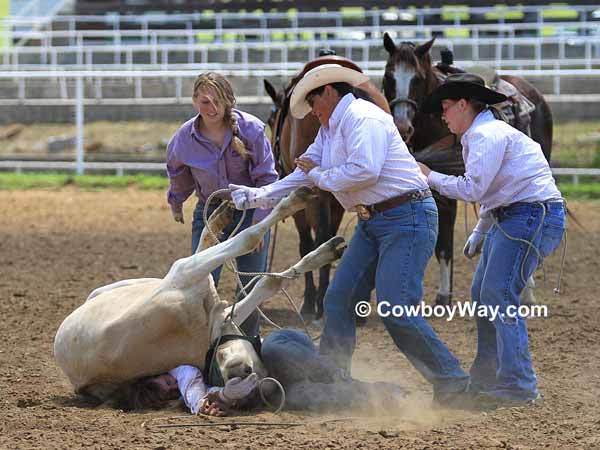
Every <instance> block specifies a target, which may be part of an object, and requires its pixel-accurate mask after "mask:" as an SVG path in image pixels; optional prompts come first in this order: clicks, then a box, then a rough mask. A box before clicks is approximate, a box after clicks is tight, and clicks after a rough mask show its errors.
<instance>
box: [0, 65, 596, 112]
mask: <svg viewBox="0 0 600 450" xmlns="http://www.w3.org/2000/svg"><path fill="white" fill-rule="evenodd" d="M478 63H479V64H481V63H480V62H478ZM301 67H302V65H297V66H296V67H294V68H287V69H258V68H256V69H254V70H240V69H227V70H223V69H221V68H218V69H219V72H220V73H222V74H223V75H225V76H227V77H231V78H232V79H236V78H240V79H245V80H254V81H250V83H246V86H245V89H244V92H240V94H241V95H239V96H238V102H239V103H240V104H248V103H263V102H269V101H270V100H269V99H268V98H266V97H264V95H265V91H264V86H263V79H264V78H267V79H274V78H279V79H287V78H290V77H292V76H294V75H296V74H297V73H298V70H299V69H300V68H301ZM464 67H469V64H465V65H464ZM215 69H216V68H215V67H211V66H209V67H204V66H196V67H194V69H193V70H189V69H187V70H130V71H127V70H107V71H15V72H0V80H7V81H8V82H10V83H14V84H12V85H11V86H15V85H16V89H15V90H14V91H13V92H14V94H15V95H14V96H12V97H9V98H3V99H0V104H5V105H7V104H9V105H20V104H21V105H23V104H34V105H65V104H77V103H78V102H79V99H78V97H77V96H76V95H74V91H73V89H72V88H73V86H72V85H69V80H77V79H82V80H86V81H87V84H88V86H90V88H88V94H87V95H84V94H82V98H81V102H82V104H114V105H116V104H135V103H137V104H143V103H152V104H178V103H182V102H188V101H189V92H187V90H186V91H185V92H184V80H187V81H188V82H191V81H192V80H193V79H195V78H196V77H197V76H198V74H199V73H200V72H201V71H203V70H215ZM364 72H365V73H366V74H367V75H368V76H369V77H372V78H378V77H381V76H383V65H380V66H379V67H378V68H370V69H367V70H365V71H364ZM498 73H499V74H500V75H504V74H506V75H517V76H522V77H525V78H537V79H551V80H552V92H550V93H548V94H550V95H554V96H560V95H561V93H562V92H561V80H562V79H563V78H565V77H569V78H573V77H577V78H594V79H595V78H598V77H600V68H599V69H566V70H562V69H558V70H557V69H547V70H536V69H525V70H499V71H498ZM107 79H108V80H113V79H120V80H124V81H126V82H127V83H129V84H130V85H131V87H132V89H131V93H130V95H129V96H126V95H125V96H124V95H123V94H122V93H121V94H120V95H119V96H118V97H116V96H105V95H104V80H107ZM144 79H158V80H161V82H163V83H167V82H169V83H171V86H172V89H171V91H172V92H173V93H172V95H168V96H161V95H160V94H159V95H156V94H155V95H151V96H148V95H146V96H145V95H144V90H143V80H144ZM35 80H44V82H45V83H46V84H51V85H54V89H55V90H56V92H57V96H55V97H51V96H48V97H39V96H37V97H32V96H30V95H28V89H27V87H28V83H31V82H33V81H35ZM253 83H255V84H254V86H255V89H254V91H253V92H252V91H251V85H252V84H253ZM82 84H84V83H83V81H82ZM599 94H600V90H598V91H596V92H587V93H585V94H569V96H568V97H569V98H568V99H567V100H568V101H572V100H577V101H584V102H585V101H598V95H599Z"/></svg>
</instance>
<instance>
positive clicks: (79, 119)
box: [75, 75, 84, 175]
mask: <svg viewBox="0 0 600 450" xmlns="http://www.w3.org/2000/svg"><path fill="white" fill-rule="evenodd" d="M76 83H77V84H76V87H77V89H76V91H77V93H76V96H77V106H76V108H75V125H76V126H77V137H76V149H77V160H76V163H77V169H76V170H77V175H83V171H84V166H83V156H84V155H83V152H84V150H83V76H81V75H79V76H78V77H77V78H76Z"/></svg>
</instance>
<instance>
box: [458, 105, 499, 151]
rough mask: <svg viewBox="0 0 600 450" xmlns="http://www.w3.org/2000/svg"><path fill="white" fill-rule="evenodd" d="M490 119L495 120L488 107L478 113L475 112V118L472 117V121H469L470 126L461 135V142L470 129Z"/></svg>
mask: <svg viewBox="0 0 600 450" xmlns="http://www.w3.org/2000/svg"><path fill="white" fill-rule="evenodd" d="M492 120H496V118H495V117H494V114H492V111H490V110H489V108H486V109H484V110H483V111H481V112H480V113H479V114H477V115H476V116H475V119H473V122H472V123H471V126H470V127H469V129H468V130H467V131H465V132H464V134H463V135H462V138H461V143H462V140H463V139H464V138H466V137H467V136H468V135H469V133H470V132H471V131H472V130H474V129H475V128H476V127H477V126H478V125H481V124H483V123H486V122H490V121H492Z"/></svg>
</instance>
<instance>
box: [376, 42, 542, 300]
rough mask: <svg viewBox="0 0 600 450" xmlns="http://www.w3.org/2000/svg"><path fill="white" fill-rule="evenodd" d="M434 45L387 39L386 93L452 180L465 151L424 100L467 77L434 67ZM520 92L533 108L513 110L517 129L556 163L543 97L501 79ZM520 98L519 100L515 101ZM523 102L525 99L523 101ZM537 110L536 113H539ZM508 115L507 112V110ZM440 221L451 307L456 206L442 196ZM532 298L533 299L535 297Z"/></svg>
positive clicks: (406, 127)
mask: <svg viewBox="0 0 600 450" xmlns="http://www.w3.org/2000/svg"><path fill="white" fill-rule="evenodd" d="M434 40H435V38H434V39H431V40H430V41H428V42H425V43H424V44H422V45H415V44H414V43H412V42H401V43H400V44H399V45H396V44H395V43H394V41H393V40H392V38H391V37H390V36H389V35H388V34H387V33H385V34H384V38H383V45H384V47H385V49H386V50H387V52H388V54H389V56H388V60H387V63H386V67H385V73H384V77H383V91H384V94H385V97H386V99H387V100H388V102H389V103H390V109H391V110H392V115H393V117H394V122H395V123H396V126H397V127H398V130H399V131H400V134H401V135H402V138H403V139H404V141H405V142H406V143H407V145H408V146H409V148H410V149H411V151H412V152H413V154H414V156H415V158H416V159H417V160H418V161H421V162H423V163H425V164H427V165H428V166H430V167H431V168H432V169H433V170H436V171H439V172H442V173H447V174H450V175H462V174H464V170H465V169H464V162H463V160H462V153H461V150H462V149H461V146H460V143H459V142H458V141H457V139H456V138H455V137H454V135H452V134H451V133H450V131H449V130H448V128H447V127H446V125H445V124H444V122H443V121H442V118H441V114H440V113H435V114H425V113H424V112H422V111H421V104H422V102H423V100H424V99H425V98H426V97H427V96H428V95H429V94H430V93H431V92H432V91H433V90H434V89H435V88H436V87H437V86H439V85H440V83H441V82H442V80H443V79H444V78H445V77H446V75H448V74H449V73H452V72H459V71H462V70H460V69H458V68H456V67H452V66H449V65H448V64H438V65H436V66H434V65H432V63H431V56H430V50H431V47H432V45H433V42H434ZM500 78H501V79H502V80H504V81H507V82H508V83H510V85H512V86H514V88H516V90H517V91H518V93H517V94H516V95H517V96H519V97H520V96H524V97H526V99H527V100H528V101H529V102H530V103H529V104H533V105H532V107H531V108H530V109H532V111H531V112H530V113H529V114H527V113H526V112H524V111H521V112H523V114H520V113H519V109H518V108H519V104H518V103H514V104H511V105H512V106H511V105H508V106H507V107H509V108H511V109H510V110H509V112H511V113H512V112H514V114H512V116H513V119H512V120H511V121H510V122H509V123H511V125H513V126H515V127H516V128H518V129H520V130H521V131H523V132H525V133H527V134H529V135H530V136H531V137H532V138H533V139H534V140H535V141H537V142H538V143H539V144H540V145H541V147H542V151H543V152H544V156H545V157H546V159H547V160H548V161H550V153H551V151H552V114H551V112H550V108H549V106H548V104H547V103H546V101H545V100H544V97H543V96H542V94H541V93H540V92H539V91H538V90H537V89H536V88H535V87H534V86H533V85H531V84H530V83H529V82H527V81H526V80H524V79H523V78H520V77H515V76H508V75H503V76H501V77H500ZM515 98H516V97H515ZM520 98H522V97H520ZM533 106H535V108H534V109H533ZM503 110H504V109H503ZM436 202H437V204H438V209H439V215H440V221H439V234H438V241H437V244H436V249H435V254H436V257H437V259H438V262H439V263H440V285H439V288H438V293H437V296H436V303H438V304H449V303H450V301H451V298H452V272H453V271H452V260H453V245H454V242H453V237H454V222H455V219H456V200H451V199H448V198H445V197H442V196H440V195H436ZM527 285H528V288H526V289H525V291H524V292H523V301H524V302H527V301H533V292H532V290H531V289H529V287H533V279H530V280H529V281H528V283H527ZM530 296H531V297H530Z"/></svg>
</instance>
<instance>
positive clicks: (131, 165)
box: [0, 161, 600, 184]
mask: <svg viewBox="0 0 600 450" xmlns="http://www.w3.org/2000/svg"><path fill="white" fill-rule="evenodd" d="M82 166H83V171H82V172H81V173H84V172H85V171H89V170H103V171H114V172H115V174H116V175H118V176H123V175H125V174H126V173H130V172H134V173H135V172H161V173H163V174H166V167H165V164H164V163H144V162H95V161H94V162H83V165H82ZM77 168H78V166H77V162H76V161H0V169H1V170H12V171H14V172H16V173H23V171H35V170H44V171H53V170H56V171H64V170H66V171H77ZM552 173H553V174H554V175H556V176H570V177H571V179H572V182H573V183H574V184H579V177H581V176H594V177H600V169H594V168H565V167H555V168H553V169H552Z"/></svg>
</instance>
